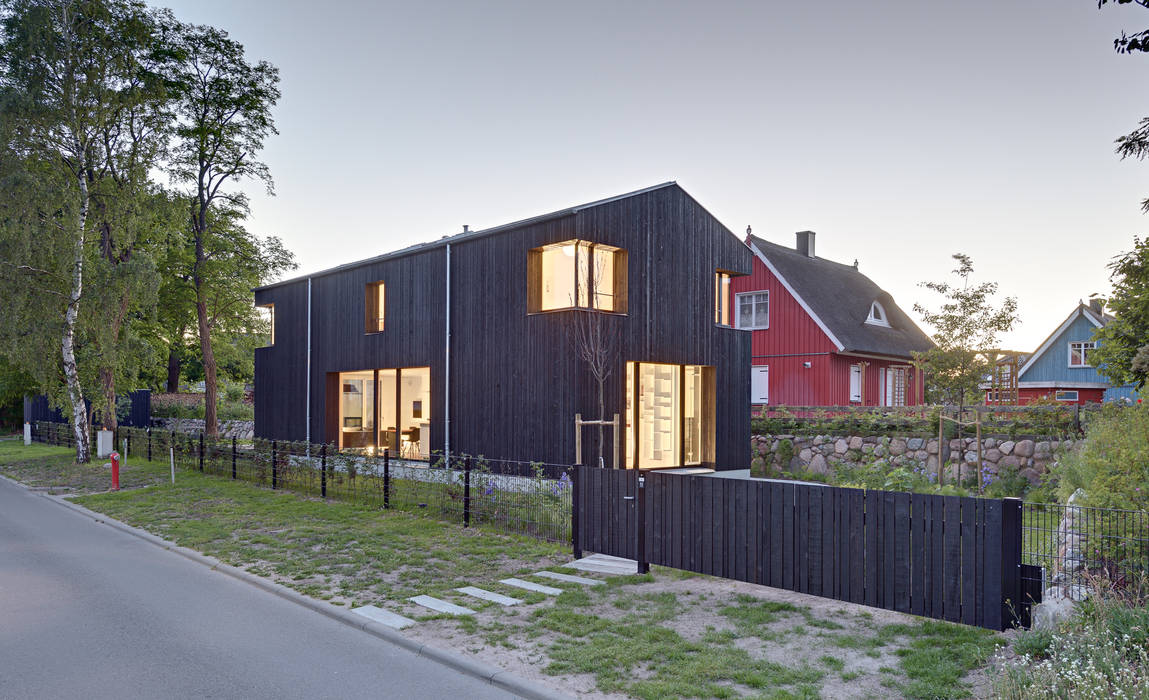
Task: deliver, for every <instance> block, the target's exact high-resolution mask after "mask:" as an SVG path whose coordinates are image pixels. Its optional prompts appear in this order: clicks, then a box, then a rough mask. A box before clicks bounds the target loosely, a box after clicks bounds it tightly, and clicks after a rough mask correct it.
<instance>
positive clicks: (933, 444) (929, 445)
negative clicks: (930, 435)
mask: <svg viewBox="0 0 1149 700" xmlns="http://www.w3.org/2000/svg"><path fill="white" fill-rule="evenodd" d="M926 452H928V453H930V454H932V455H936V454H937V453H938V441H937V440H927V441H926Z"/></svg>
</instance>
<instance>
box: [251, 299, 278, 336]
mask: <svg viewBox="0 0 1149 700" xmlns="http://www.w3.org/2000/svg"><path fill="white" fill-rule="evenodd" d="M255 308H256V309H258V310H259V311H260V312H261V314H260V315H261V316H263V318H264V319H266V320H267V336H268V337H267V345H268V346H271V345H275V304H266V305H264V306H257V307H255Z"/></svg>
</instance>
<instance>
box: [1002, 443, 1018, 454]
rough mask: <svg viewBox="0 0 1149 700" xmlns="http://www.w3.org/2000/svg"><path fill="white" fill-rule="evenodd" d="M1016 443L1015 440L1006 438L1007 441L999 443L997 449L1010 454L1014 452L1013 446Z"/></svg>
mask: <svg viewBox="0 0 1149 700" xmlns="http://www.w3.org/2000/svg"><path fill="white" fill-rule="evenodd" d="M1016 444H1017V443H1015V442H1014V441H1013V440H1006V441H1005V442H1003V443H1001V444H1000V445H998V446H997V449H999V450H1001V453H1002V454H1003V455H1010V454H1013V448H1014V446H1015V445H1016Z"/></svg>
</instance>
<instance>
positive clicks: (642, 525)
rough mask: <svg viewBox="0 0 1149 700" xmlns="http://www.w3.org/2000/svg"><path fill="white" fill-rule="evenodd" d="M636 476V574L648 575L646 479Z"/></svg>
mask: <svg viewBox="0 0 1149 700" xmlns="http://www.w3.org/2000/svg"><path fill="white" fill-rule="evenodd" d="M636 474H638V498H637V499H636V500H637V503H638V506H637V508H638V517H636V518H635V522H636V524H637V528H636V529H637V530H638V573H640V574H648V573H650V562H649V561H648V556H647V552H646V477H645V476H643V475H642V474H641V472H636Z"/></svg>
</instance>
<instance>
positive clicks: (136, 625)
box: [0, 480, 513, 700]
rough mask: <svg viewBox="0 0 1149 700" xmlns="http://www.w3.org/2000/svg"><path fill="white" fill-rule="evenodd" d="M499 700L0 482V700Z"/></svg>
mask: <svg viewBox="0 0 1149 700" xmlns="http://www.w3.org/2000/svg"><path fill="white" fill-rule="evenodd" d="M366 697H371V698H442V697H464V698H466V699H467V700H479V699H481V698H508V697H513V696H512V695H509V694H507V693H506V692H503V691H501V690H499V689H497V688H495V687H493V686H491V685H490V684H488V683H485V682H483V681H481V680H479V679H475V678H472V677H470V676H466V675H463V674H460V673H458V672H456V671H453V670H451V669H448V668H447V667H445V666H442V665H440V664H438V663H436V662H434V661H431V660H429V659H426V658H422V657H420V656H417V655H415V654H414V653H412V652H409V651H407V650H405V649H401V648H399V647H396V646H394V645H392V644H389V643H388V642H386V641H383V640H381V639H378V638H376V637H373V636H371V635H369V634H366V633H364V632H362V631H360V630H357V629H354V628H351V627H348V626H346V625H343V624H340V623H339V622H337V621H335V620H332V619H330V618H327V617H325V616H323V615H320V614H319V613H316V612H314V611H312V610H307V609H305V608H303V607H301V606H298V605H295V604H293V603H291V602H288V601H286V600H283V599H281V598H279V597H277V596H275V595H272V594H270V593H267V592H265V591H262V590H259V589H257V588H255V587H253V586H251V585H248V584H246V583H243V582H241V581H237V580H235V579H233V578H231V577H229V576H226V575H224V574H221V573H219V572H215V571H212V570H210V569H208V568H207V567H205V566H203V565H200V564H197V563H195V562H192V561H189V560H187V559H185V558H184V557H181V556H179V555H177V554H174V553H172V552H167V551H164V550H162V549H159V548H157V547H155V546H153V545H150V544H148V543H146V542H143V541H141V540H139V539H137V538H135V537H132V536H130V535H127V534H125V533H122V532H119V531H117V530H114V529H112V528H111V527H108V526H107V525H102V524H99V523H96V522H94V521H92V520H91V519H90V518H87V517H84V516H83V515H81V514H79V513H75V512H73V511H71V510H68V509H66V508H63V507H61V506H59V505H57V504H55V503H52V502H51V501H49V500H48V499H46V498H44V497H43V496H40V495H38V494H35V493H31V492H28V491H26V490H24V489H22V488H20V487H18V486H15V485H13V484H11V483H9V482H7V481H4V480H0V698H21V699H23V698H85V699H87V698H93V699H95V698H116V699H117V700H123V699H124V698H276V699H281V698H366Z"/></svg>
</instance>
